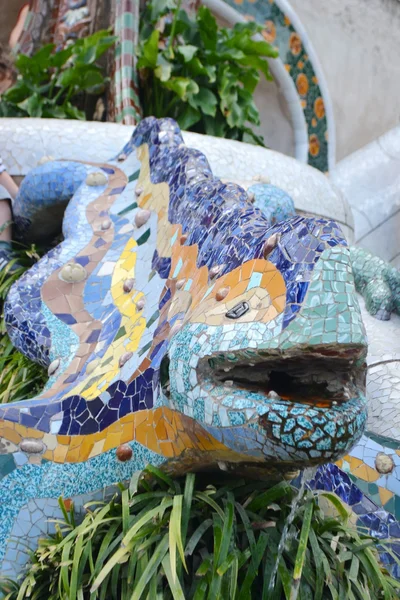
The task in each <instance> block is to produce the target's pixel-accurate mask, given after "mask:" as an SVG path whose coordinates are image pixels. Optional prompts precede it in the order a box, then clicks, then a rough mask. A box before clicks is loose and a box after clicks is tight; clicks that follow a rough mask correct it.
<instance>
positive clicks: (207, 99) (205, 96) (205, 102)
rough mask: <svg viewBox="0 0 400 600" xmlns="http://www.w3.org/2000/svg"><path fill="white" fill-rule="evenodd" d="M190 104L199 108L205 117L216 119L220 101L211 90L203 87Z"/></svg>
mask: <svg viewBox="0 0 400 600" xmlns="http://www.w3.org/2000/svg"><path fill="white" fill-rule="evenodd" d="M190 104H191V105H192V106H194V107H195V108H199V109H200V110H201V111H202V112H203V113H204V114H205V115H209V116H210V117H215V114H216V112H217V105H218V99H217V97H216V96H215V94H213V92H212V91H211V90H209V89H208V88H205V87H202V88H200V90H199V93H198V94H196V95H195V96H193V98H192V99H191V100H190Z"/></svg>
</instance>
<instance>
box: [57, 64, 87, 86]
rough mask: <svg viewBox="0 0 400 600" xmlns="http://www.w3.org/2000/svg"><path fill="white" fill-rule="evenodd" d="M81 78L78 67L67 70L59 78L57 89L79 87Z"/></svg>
mask: <svg viewBox="0 0 400 600" xmlns="http://www.w3.org/2000/svg"><path fill="white" fill-rule="evenodd" d="M80 81H81V77H80V72H79V69H78V68H77V67H76V66H72V67H69V68H68V69H65V71H63V72H62V73H60V75H59V76H58V78H57V83H56V85H57V87H65V88H69V87H71V86H75V85H76V86H78V85H79V84H80Z"/></svg>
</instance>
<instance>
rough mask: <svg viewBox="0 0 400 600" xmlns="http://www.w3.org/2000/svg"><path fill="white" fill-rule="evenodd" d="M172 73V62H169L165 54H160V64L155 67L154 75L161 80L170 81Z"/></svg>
mask: <svg viewBox="0 0 400 600" xmlns="http://www.w3.org/2000/svg"><path fill="white" fill-rule="evenodd" d="M171 73H172V64H171V63H170V62H168V61H167V60H166V59H165V58H164V57H163V56H161V55H159V57H158V65H157V67H156V68H155V69H154V75H155V76H156V77H157V79H160V80H161V81H168V79H169V78H170V77H171Z"/></svg>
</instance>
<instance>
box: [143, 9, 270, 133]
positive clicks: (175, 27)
mask: <svg viewBox="0 0 400 600" xmlns="http://www.w3.org/2000/svg"><path fill="white" fill-rule="evenodd" d="M261 31H262V27H261V26H260V25H257V24H256V23H254V22H248V23H237V24H236V25H235V26H234V27H233V28H232V29H228V28H225V27H218V25H217V22H216V20H215V17H214V16H213V15H212V13H211V12H210V10H209V9H208V8H206V7H205V6H201V7H200V8H199V10H198V11H197V13H196V16H195V17H191V16H189V15H188V14H187V12H186V11H184V10H181V9H180V2H179V1H178V3H176V2H175V1H174V0H153V1H152V2H148V3H147V4H146V8H145V10H144V12H143V13H142V17H141V27H140V44H139V47H138V52H137V54H138V65H137V66H138V70H139V78H140V99H141V104H142V108H143V112H144V116H151V115H153V116H156V117H158V118H160V117H172V118H174V119H175V120H176V121H178V123H179V125H180V127H181V128H182V129H186V130H190V131H196V132H198V133H205V134H208V135H214V136H218V137H225V138H230V139H235V140H239V141H251V142H254V143H257V144H260V145H264V142H263V139H262V138H261V137H259V136H257V135H256V134H255V133H254V131H253V129H252V126H254V125H259V124H260V115H259V112H258V109H257V107H256V105H255V104H254V101H253V94H254V90H255V89H256V87H257V84H258V83H259V80H260V77H261V76H263V77H265V78H266V79H271V75H270V71H269V66H268V62H267V58H268V57H276V56H277V51H276V49H274V48H273V47H272V46H271V45H270V44H269V43H268V42H266V41H264V40H262V41H258V40H255V39H254V38H255V35H256V34H259V33H260V32H261Z"/></svg>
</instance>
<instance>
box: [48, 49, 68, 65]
mask: <svg viewBox="0 0 400 600" xmlns="http://www.w3.org/2000/svg"><path fill="white" fill-rule="evenodd" d="M73 52H74V47H73V46H69V47H68V48H65V50H60V51H59V52H55V53H54V54H52V56H51V57H50V61H49V65H51V66H52V67H55V68H58V69H59V68H61V67H62V66H64V65H65V63H66V62H67V61H68V60H69V59H70V58H71V56H72V54H73Z"/></svg>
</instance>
